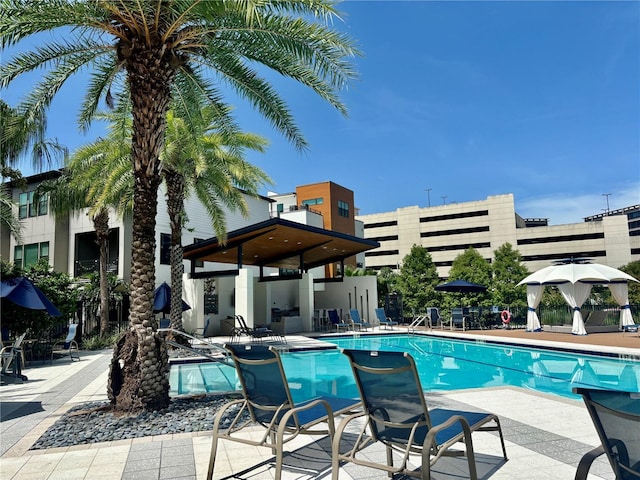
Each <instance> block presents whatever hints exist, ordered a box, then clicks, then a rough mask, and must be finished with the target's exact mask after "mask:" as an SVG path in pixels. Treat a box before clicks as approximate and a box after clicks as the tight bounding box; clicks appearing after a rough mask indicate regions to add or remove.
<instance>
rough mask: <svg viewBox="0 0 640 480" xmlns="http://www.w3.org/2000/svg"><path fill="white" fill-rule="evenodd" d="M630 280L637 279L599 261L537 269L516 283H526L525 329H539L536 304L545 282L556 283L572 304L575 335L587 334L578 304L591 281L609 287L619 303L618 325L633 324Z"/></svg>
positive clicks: (573, 262) (588, 291)
mask: <svg viewBox="0 0 640 480" xmlns="http://www.w3.org/2000/svg"><path fill="white" fill-rule="evenodd" d="M629 281H633V282H637V281H638V280H637V279H635V278H633V277H632V276H631V275H628V274H626V273H624V272H623V271H621V270H618V269H617V268H612V267H609V266H607V265H601V264H599V263H587V262H586V261H584V260H582V261H579V260H578V261H574V260H571V261H566V262H563V263H559V264H557V265H551V266H549V267H545V268H543V269H542V270H538V271H537V272H535V273H532V274H531V275H529V276H528V277H526V278H525V279H524V280H522V281H521V282H520V283H518V285H526V286H527V305H528V306H529V311H528V312H527V331H529V332H537V331H540V330H542V327H541V326H540V320H539V319H538V315H537V314H536V308H537V307H538V305H539V304H540V299H541V298H542V292H543V291H544V287H545V286H547V285H554V286H556V287H558V290H560V293H561V294H562V297H563V298H564V299H565V301H566V302H567V303H568V304H569V306H570V307H572V308H573V325H572V328H571V333H573V334H574V335H586V334H587V330H586V329H585V327H584V320H583V319H582V314H581V313H580V307H581V306H582V304H583V303H584V302H585V300H586V299H587V298H589V294H590V293H591V287H592V286H593V285H607V286H608V287H609V290H611V294H612V295H613V298H614V299H615V300H616V302H618V304H619V305H620V329H621V330H622V329H624V328H625V326H627V325H633V324H634V321H633V317H632V315H631V307H630V305H629V286H628V282H629Z"/></svg>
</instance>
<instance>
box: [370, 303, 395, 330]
mask: <svg viewBox="0 0 640 480" xmlns="http://www.w3.org/2000/svg"><path fill="white" fill-rule="evenodd" d="M375 312H376V319H377V320H378V323H379V324H380V326H384V328H385V329H386V328H390V329H391V330H393V326H394V325H398V322H395V321H393V320H391V319H390V318H389V317H387V314H386V312H385V311H384V308H376V310H375Z"/></svg>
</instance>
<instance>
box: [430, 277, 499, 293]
mask: <svg viewBox="0 0 640 480" xmlns="http://www.w3.org/2000/svg"><path fill="white" fill-rule="evenodd" d="M435 289H436V290H439V291H441V292H456V293H479V292H484V291H485V290H486V289H487V287H485V286H484V285H478V284H477V283H472V282H467V281H466V280H453V281H451V282H448V283H441V284H440V285H436V287H435Z"/></svg>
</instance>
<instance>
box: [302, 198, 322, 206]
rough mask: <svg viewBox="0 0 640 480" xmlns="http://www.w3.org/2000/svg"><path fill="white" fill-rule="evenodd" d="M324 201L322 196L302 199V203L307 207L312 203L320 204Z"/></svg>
mask: <svg viewBox="0 0 640 480" xmlns="http://www.w3.org/2000/svg"><path fill="white" fill-rule="evenodd" d="M323 203H324V198H322V197H320V198H310V199H308V200H302V205H306V206H308V207H310V206H312V205H322V204H323Z"/></svg>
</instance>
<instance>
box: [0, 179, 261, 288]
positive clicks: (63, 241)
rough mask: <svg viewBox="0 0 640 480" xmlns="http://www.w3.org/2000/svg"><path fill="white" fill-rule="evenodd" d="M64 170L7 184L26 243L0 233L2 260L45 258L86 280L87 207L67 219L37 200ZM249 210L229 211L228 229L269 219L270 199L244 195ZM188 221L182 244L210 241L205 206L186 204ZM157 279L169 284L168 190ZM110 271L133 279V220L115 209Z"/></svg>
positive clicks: (161, 212) (160, 218)
mask: <svg viewBox="0 0 640 480" xmlns="http://www.w3.org/2000/svg"><path fill="white" fill-rule="evenodd" d="M60 175H61V172H60V171H57V170H56V171H49V172H45V173H42V174H37V175H33V176H30V177H27V178H26V179H25V180H26V187H23V186H21V185H17V184H13V183H11V182H8V183H7V184H5V186H6V187H8V188H9V189H10V190H11V192H12V198H13V200H14V202H15V203H16V204H17V205H18V215H19V218H20V221H21V223H22V227H23V229H22V241H21V242H18V241H17V240H16V239H15V238H13V237H11V236H10V235H9V233H8V232H6V231H4V230H2V231H1V232H0V244H1V245H0V256H1V258H2V259H3V260H6V261H10V262H16V263H18V265H20V266H22V267H28V266H29V265H32V264H34V263H36V262H37V261H38V259H40V258H46V259H47V260H48V261H49V264H50V265H51V266H52V267H53V269H54V270H55V271H58V272H67V273H68V274H69V275H71V276H72V277H74V278H76V277H82V276H83V275H84V274H86V273H89V272H95V271H97V270H98V261H99V251H98V246H97V244H96V243H95V231H94V227H93V223H92V221H91V218H90V217H89V215H88V209H85V210H82V211H79V212H76V213H74V214H71V215H66V216H58V217H56V216H54V214H53V212H52V211H51V209H50V207H49V202H48V197H47V196H42V197H41V198H40V199H38V200H39V201H38V202H35V192H36V189H37V187H38V186H39V185H40V184H41V183H42V182H43V181H45V180H50V179H55V178H58V177H59V176H60ZM244 200H245V201H246V202H247V204H248V206H249V216H248V217H246V218H245V217H243V216H242V215H240V214H234V213H232V212H228V213H227V215H226V219H227V220H226V221H227V228H228V230H235V229H238V228H243V227H246V226H247V225H252V224H254V223H258V222H261V221H264V220H266V219H268V218H269V215H270V213H269V211H270V210H269V205H270V203H271V201H270V200H269V199H268V198H266V197H258V198H255V197H251V196H249V195H245V198H244ZM185 209H186V211H187V212H188V217H189V223H188V225H185V227H184V228H183V232H182V242H183V244H184V245H188V244H190V243H194V242H197V241H199V240H203V239H206V238H209V237H211V236H213V235H214V232H213V229H212V228H211V221H210V220H209V216H208V214H207V212H206V210H205V208H204V207H203V206H202V204H201V203H200V202H199V201H198V200H197V199H196V198H195V197H190V198H187V199H186V200H185ZM156 225H157V227H156V249H157V254H156V279H157V281H158V283H162V281H167V282H168V281H169V279H170V262H169V246H170V233H171V229H170V226H169V217H168V214H167V207H166V201H165V191H164V186H161V187H160V190H159V192H158V214H157V217H156ZM109 229H110V233H109V242H108V243H109V245H108V265H109V267H108V269H109V271H110V272H112V273H115V274H116V275H117V276H118V277H119V278H121V279H123V280H124V281H128V280H129V279H130V276H131V272H130V264H131V231H132V228H131V219H130V218H119V217H118V216H117V215H116V214H115V212H114V211H110V213H109ZM214 268H216V266H215V265H206V266H205V265H203V266H201V267H198V269H203V270H205V269H214Z"/></svg>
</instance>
